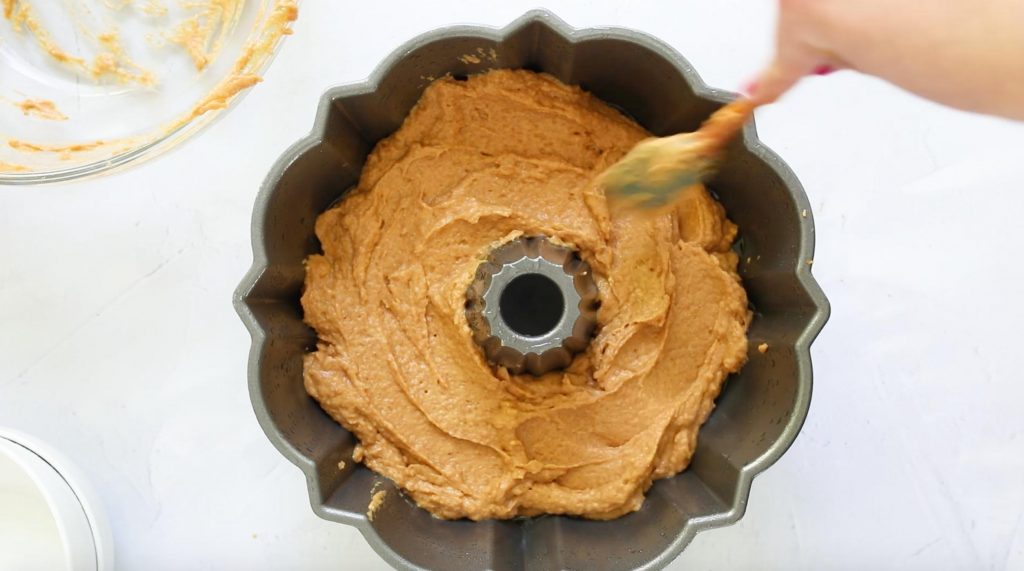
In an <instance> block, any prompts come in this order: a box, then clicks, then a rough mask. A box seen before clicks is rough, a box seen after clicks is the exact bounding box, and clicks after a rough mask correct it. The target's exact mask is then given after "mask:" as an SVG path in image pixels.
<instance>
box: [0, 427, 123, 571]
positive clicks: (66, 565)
mask: <svg viewBox="0 0 1024 571" xmlns="http://www.w3.org/2000/svg"><path fill="white" fill-rule="evenodd" d="M111 539H112V538H111V533H110V527H109V525H108V524H107V520H106V517H105V516H104V515H103V511H102V510H101V509H100V504H99V502H98V500H97V499H96V496H95V494H94V493H93V492H92V490H91V489H90V488H89V486H88V484H87V483H86V482H85V480H84V479H83V478H82V475H81V472H80V471H79V470H78V469H77V468H76V467H75V466H74V465H73V464H71V462H70V461H69V460H67V458H65V457H64V456H63V455H62V454H60V453H58V452H56V451H55V450H54V449H53V448H52V447H50V446H47V445H45V444H44V443H42V442H40V441H39V440H37V439H35V438H32V437H30V436H28V435H25V434H21V433H18V432H15V431H12V430H7V429H3V428H0V569H19V570H25V571H32V570H36V569H38V570H46V571H49V570H65V569H66V570H69V571H79V570H83V571H110V570H112V569H113V568H114V551H113V543H112V541H111Z"/></svg>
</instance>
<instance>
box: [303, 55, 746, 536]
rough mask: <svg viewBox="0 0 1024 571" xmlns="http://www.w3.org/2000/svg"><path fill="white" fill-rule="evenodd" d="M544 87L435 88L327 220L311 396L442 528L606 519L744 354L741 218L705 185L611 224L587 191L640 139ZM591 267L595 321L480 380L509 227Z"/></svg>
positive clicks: (655, 468)
mask: <svg viewBox="0 0 1024 571" xmlns="http://www.w3.org/2000/svg"><path fill="white" fill-rule="evenodd" d="M648 136H649V134H648V133H646V132H645V131H644V130H643V129H642V128H641V127H640V126H638V125H637V124H635V123H634V122H632V121H631V120H629V119H628V118H626V117H624V116H623V115H622V114H620V113H619V112H617V111H615V110H613V109H612V108H610V107H609V106H607V105H606V104H604V103H602V102H601V101H599V100H598V99H597V98H595V97H593V96H591V95H589V94H587V93H585V92H584V91H582V90H580V89H578V88H576V87H570V86H566V85H564V84H562V83H560V82H559V81H557V80H555V79H554V78H552V77H549V76H546V75H538V74H535V73H531V72H527V71H493V72H490V73H487V74H484V75H480V76H474V77H471V78H469V79H468V80H466V81H457V80H454V79H450V78H445V79H441V80H438V81H436V82H435V83H433V84H432V85H431V86H430V87H429V88H428V89H427V90H426V91H425V92H424V94H423V97H422V99H421V100H420V102H419V103H418V104H417V105H416V106H415V108H414V109H413V110H412V112H411V113H410V115H409V116H408V118H407V119H406V121H405V123H404V124H403V125H402V127H401V129H399V130H398V131H397V132H396V133H395V134H394V135H392V136H391V137H389V138H388V139H386V140H384V141H382V142H381V143H380V144H379V145H378V146H377V148H376V149H375V150H374V151H373V153H372V154H371V156H370V157H369V159H368V161H367V163H366V167H365V169H364V171H363V174H362V178H361V180H360V182H359V185H358V187H357V188H356V189H354V190H353V191H352V192H351V194H349V195H348V196H347V197H346V198H345V199H344V200H342V201H341V202H340V204H339V205H338V206H336V207H334V208H332V209H330V210H328V211H327V212H325V213H324V214H322V215H321V216H320V218H319V219H318V220H317V223H316V233H317V236H318V237H319V238H320V241H321V243H322V245H323V254H322V255H315V256H311V257H310V258H309V259H308V261H307V262H308V263H307V267H306V289H305V292H304V294H303V296H302V305H303V308H304V311H305V319H306V321H307V322H308V323H309V324H310V325H311V326H313V327H314V328H315V329H316V331H317V334H318V336H319V343H318V346H317V350H316V351H315V352H313V353H310V354H309V355H307V356H306V360H305V385H306V390H307V391H308V392H309V394H310V395H312V396H313V397H314V398H316V399H317V400H318V401H319V402H320V404H321V405H322V406H323V408H324V410H326V411H327V412H328V413H329V414H330V415H331V416H332V417H333V418H335V419H336V420H337V421H338V422H340V423H341V424H342V425H344V426H345V427H346V428H348V429H349V430H350V431H352V432H353V433H355V435H356V436H357V437H358V438H359V441H360V446H359V448H357V450H356V455H355V456H356V460H357V461H362V462H363V463H364V464H366V465H367V466H369V467H370V468H372V469H373V470H376V471H377V472H379V473H381V474H383V475H385V476H387V477H388V478H391V479H392V480H394V481H395V482H396V483H397V484H398V485H399V486H400V487H401V488H402V489H404V490H405V491H406V493H408V494H409V496H411V497H412V498H413V499H414V500H415V501H416V502H417V503H418V504H419V505H420V506H422V507H424V508H426V509H428V510H430V511H431V512H432V513H434V514H435V515H437V516H440V517H443V518H462V517H467V518H470V519H484V518H509V517H514V516H518V515H535V514H543V513H552V514H575V515H579V516H583V517H588V518H594V519H609V518H614V517H617V516H620V515H622V514H625V513H628V512H631V511H634V510H636V509H639V507H640V505H641V504H642V502H643V497H644V493H645V492H646V490H647V489H648V488H649V487H650V485H651V482H652V481H654V480H656V479H658V478H664V477H667V476H671V475H673V474H675V473H677V472H679V471H680V470H682V469H684V468H685V467H686V466H687V464H688V463H689V461H690V458H691V456H692V455H693V452H694V449H695V446H696V440H697V430H698V428H699V427H700V425H701V424H702V423H703V422H704V420H705V419H706V418H707V417H708V414H709V413H710V412H711V409H712V408H713V406H714V399H715V397H716V396H717V395H718V392H719V389H720V388H721V386H722V383H723V381H724V380H725V378H726V376H727V375H728V374H729V373H731V372H734V371H737V370H738V369H739V368H740V367H741V366H742V365H743V363H744V361H745V359H746V355H747V339H746V329H747V325H748V323H749V320H750V313H749V311H748V309H747V298H746V294H745V292H744V290H743V288H742V286H741V285H740V281H739V278H738V276H737V274H736V263H737V259H736V256H735V254H734V253H732V252H731V251H730V246H731V244H732V242H733V240H734V238H735V236H736V226H735V225H734V224H733V223H732V222H730V221H729V220H728V219H726V217H725V213H724V209H723V208H722V206H721V205H720V204H719V203H718V202H716V201H715V200H714V199H713V198H712V197H711V195H710V194H708V192H707V191H706V190H705V189H704V188H703V187H701V186H695V187H693V188H691V189H689V190H688V191H687V192H686V194H685V199H684V200H683V201H682V202H681V204H680V205H679V206H678V207H677V208H676V209H674V210H673V211H671V212H669V213H666V214H663V215H660V216H658V217H656V218H634V217H629V216H622V215H615V216H613V215H611V214H610V212H609V209H608V205H607V203H606V201H605V197H604V193H603V191H602V190H601V189H600V188H599V187H598V186H597V184H596V183H595V182H594V179H595V177H596V175H598V174H599V173H600V172H601V171H602V170H603V169H604V168H605V167H607V166H608V165H610V164H612V163H614V162H615V161H616V160H618V159H619V158H621V157H622V156H623V155H624V154H625V153H626V152H627V151H628V150H629V149H630V148H631V147H632V146H633V145H634V144H635V143H636V142H638V141H640V140H641V139H643V138H645V137H648ZM523 234H528V235H536V234H543V235H546V236H549V237H552V238H553V239H555V240H557V241H560V242H561V243H565V244H568V245H571V246H572V247H574V248H576V249H577V250H578V251H579V253H580V255H581V256H582V257H583V259H585V260H586V261H587V262H589V263H590V265H591V266H592V267H593V269H594V271H595V274H596V278H597V281H598V286H599V289H600V292H601V294H600V297H601V301H602V305H601V308H600V311H599V314H598V320H599V329H598V332H597V334H596V335H595V337H594V339H593V341H592V342H591V344H590V346H589V348H588V349H587V350H586V352H585V353H582V354H580V355H579V356H577V358H576V360H575V361H574V362H573V364H572V365H571V367H570V368H569V369H567V370H565V371H559V372H557V373H549V374H547V375H545V376H543V377H541V378H534V377H531V376H528V375H527V376H510V375H508V374H507V372H505V371H503V370H500V369H499V370H494V369H492V367H491V366H490V365H489V364H488V363H487V361H486V360H485V359H484V357H483V355H482V352H481V350H480V349H479V348H478V347H477V346H476V345H475V344H474V342H473V339H472V335H471V333H470V329H469V325H468V324H467V321H466V317H465V314H464V304H465V300H466V298H465V294H466V288H467V286H468V285H469V284H470V282H471V280H472V279H473V275H474V272H475V270H476V268H477V265H478V264H479V263H480V262H481V260H482V259H484V258H485V257H486V256H487V254H488V252H489V251H490V250H491V249H492V248H493V247H495V246H496V245H500V244H502V243H504V242H505V241H507V240H509V239H512V238H514V237H517V236H519V235H523Z"/></svg>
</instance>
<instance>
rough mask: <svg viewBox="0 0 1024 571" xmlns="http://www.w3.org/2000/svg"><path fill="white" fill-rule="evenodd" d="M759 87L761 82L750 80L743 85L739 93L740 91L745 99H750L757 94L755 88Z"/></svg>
mask: <svg viewBox="0 0 1024 571" xmlns="http://www.w3.org/2000/svg"><path fill="white" fill-rule="evenodd" d="M760 85H761V82H759V81H758V80H756V79H752V80H750V81H748V82H747V83H745V84H744V85H743V87H741V88H740V91H742V92H743V94H744V95H746V96H747V97H750V96H751V95H753V94H754V93H756V92H757V88H758V87H760Z"/></svg>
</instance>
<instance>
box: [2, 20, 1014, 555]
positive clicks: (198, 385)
mask: <svg viewBox="0 0 1024 571" xmlns="http://www.w3.org/2000/svg"><path fill="white" fill-rule="evenodd" d="M534 6H535V4H534V3H533V2H515V1H513V2H502V3H492V2H477V3H473V5H467V3H462V2H450V1H449V2H442V1H425V2H416V3H406V2H344V3H342V2H330V1H329V0H305V2H304V5H303V6H302V11H301V15H300V18H299V21H298V22H297V23H296V25H295V35H294V36H292V37H291V38H289V39H288V40H287V41H286V43H285V45H284V47H283V50H282V52H281V53H280V55H279V56H278V57H277V59H276V60H275V62H274V64H273V66H272V67H271V69H270V71H269V73H268V74H267V76H266V81H265V82H264V83H263V84H261V85H259V86H257V87H256V88H255V89H254V90H253V92H252V93H251V94H249V95H248V96H247V97H246V98H245V99H244V100H243V101H242V103H241V105H240V106H239V107H238V108H237V109H235V110H234V111H232V112H231V113H230V114H228V115H227V116H226V117H224V118H223V119H222V120H221V121H219V122H218V123H216V124H215V125H213V126H212V127H211V128H210V129H208V130H207V131H205V132H203V133H202V134H200V135H199V136H198V137H197V138H195V139H193V140H191V141H190V142H188V143H186V144H185V145H184V146H183V147H181V148H179V149H177V150H175V151H174V152H172V153H170V154H169V155H167V156H164V157H160V158H158V159H156V160H153V161H150V162H148V163H146V164H143V165H141V166H139V167H136V168H133V169H129V170H127V171H125V172H121V173H117V174H114V175H112V176H107V177H102V178H98V179H95V180H90V181H86V182H81V183H70V184H60V185H54V186H46V187H31V188H0V324H2V325H0V425H5V426H8V427H11V428H14V429H17V430H20V431H23V432H27V433H30V434H34V435H36V436H38V437H40V438H42V439H44V440H46V441H48V442H50V443H51V444H53V445H54V446H56V447H58V448H60V449H61V450H63V451H64V452H65V453H66V454H67V455H68V456H70V457H71V458H72V459H73V460H74V461H75V462H77V463H78V464H79V465H81V466H82V468H83V469H84V470H85V471H86V473H87V474H88V476H89V477H90V478H91V479H92V482H93V484H94V485H95V487H96V488H98V490H99V492H100V495H101V497H102V499H103V500H104V502H105V504H106V508H107V510H108V513H109V517H110V520H111V525H112V526H113V530H114V536H115V543H116V549H117V554H116V557H117V562H118V568H120V569H200V568H211V569H384V568H385V565H384V563H383V562H382V561H381V560H380V559H379V558H378V557H377V556H376V554H374V553H373V551H372V550H371V549H370V548H369V547H368V546H367V544H366V543H365V542H364V541H363V539H362V538H361V536H360V535H359V534H358V533H357V532H356V531H354V530H353V529H351V528H348V527H346V526H344V525H340V524H335V523H330V522H327V521H323V520H320V519H318V518H317V517H316V516H315V515H313V512H312V511H311V510H310V507H309V501H308V498H307V496H306V487H305V483H304V479H303V477H302V474H301V473H300V472H299V470H298V469H297V468H295V467H294V466H292V465H291V464H289V463H288V462H287V461H286V460H285V459H284V458H283V457H282V456H281V455H280V454H278V452H277V451H276V450H274V449H273V447H272V446H271V445H270V443H269V442H268V441H267V439H266V438H265V437H264V435H263V433H262V431H261V430H260V428H259V426H258V425H257V423H256V419H255V417H254V415H253V412H252V409H251V407H250V405H249V397H248V394H247V391H246V371H245V366H246V355H247V351H248V347H249V337H248V334H247V333H246V331H245V329H244V327H243V326H242V324H241V322H240V321H239V320H238V318H237V317H236V315H235V313H234V310H233V309H232V307H231V293H232V290H233V289H234V288H235V286H236V284H237V283H238V281H239V280H240V279H241V277H242V275H243V274H244V273H245V270H246V269H247V268H248V266H249V264H250V261H251V252H250V248H249V216H250V212H251V209H252V204H253V199H254V196H255V194H256V191H257V188H258V187H259V184H260V182H261V181H262V179H263V177H264V175H265V174H266V172H267V170H268V168H269V166H270V165H271V163H272V162H273V161H274V160H275V159H276V158H277V156H278V155H279V154H281V152H283V151H284V149H285V148H286V147H287V146H288V145H289V144H290V143H292V142H293V141H294V140H296V139H298V138H299V137H301V136H302V135H303V134H304V133H306V132H307V131H308V130H309V129H310V127H311V125H312V121H313V113H314V109H315V106H316V103H317V99H318V98H319V96H320V94H321V93H322V91H323V90H324V89H325V88H326V87H328V86H331V85H335V84H340V83H346V82H352V81H356V80H359V79H362V78H363V77H365V76H366V75H367V74H368V73H369V72H370V70H371V69H372V68H373V67H374V66H375V65H376V64H377V62H379V61H380V60H381V59H382V58H383V57H384V56H385V55H387V54H388V53H389V52H390V50H391V49H393V48H394V47H396V46H398V45H399V44H400V43H401V42H403V41H404V40H406V39H408V38H411V37H413V36H415V35H417V34H418V33H420V32H423V31H426V30H428V29H431V28H435V27H439V26H442V25H445V24H450V23H456V22H459V23H484V24H490V25H504V24H506V23H508V22H510V21H511V20H513V19H515V18H516V17H517V16H519V15H521V14H522V13H523V12H524V11H526V10H527V9H529V8H532V7H534ZM547 7H548V8H550V9H552V10H553V11H554V12H555V13H556V14H558V15H559V16H561V17H562V18H564V19H565V20H567V21H568V22H569V23H570V24H572V25H574V26H578V27H586V26H591V25H605V24H618V25H623V26H627V27H632V28H637V29H640V30H644V31H647V32H650V33H653V34H654V35H656V36H659V37H661V38H662V39H664V40H666V41H667V42H669V43H670V44H672V45H673V46H675V47H676V48H677V49H678V50H679V51H680V52H682V53H683V55H684V56H686V57H687V58H688V59H689V60H690V61H691V63H693V65H694V66H695V67H696V68H697V69H698V71H700V73H701V74H702V75H703V77H704V79H705V80H706V81H707V82H708V83H709V84H710V85H713V86H719V87H723V88H727V89H735V88H736V87H737V86H739V85H740V84H742V82H743V81H744V80H745V79H748V77H749V76H750V75H752V74H753V73H754V72H755V71H756V69H757V67H758V65H759V64H761V63H763V62H764V61H765V59H766V58H767V57H768V55H769V47H770V45H771V37H772V30H771V25H772V24H771V23H772V19H773V8H772V3H771V2H766V1H765V0H745V1H743V0H731V1H727V2H725V1H716V2H704V3H693V2H673V3H668V2H663V3H660V6H659V5H657V3H653V2H651V3H635V2H630V3H626V2H619V1H617V0H602V1H594V0H590V1H587V2H582V1H579V2H572V1H559V2H548V3H547ZM730 19H735V21H728V20H730ZM757 123H758V130H759V132H760V134H761V137H762V139H763V140H764V141H765V142H766V143H767V144H768V145H769V146H771V147H772V148H773V149H774V150H775V151H777V152H778V153H779V154H780V155H781V156H782V157H783V158H784V159H785V160H786V161H787V162H788V163H789V165H790V166H791V167H792V168H793V170H794V171H795V172H796V174H797V176H798V177H799V178H800V179H801V181H802V182H803V184H804V186H805V187H806V190H807V193H808V195H809V196H810V199H811V203H812V205H813V207H814V215H815V219H816V224H817V235H818V246H817V253H816V256H815V263H814V273H815V275H816V276H817V278H818V280H819V281H820V283H821V285H822V287H823V288H824V290H825V293H826V294H827V295H828V297H829V299H830V300H831V302H832V308H833V313H832V319H831V321H830V322H829V324H828V325H827V326H826V327H825V329H824V331H823V333H822V334H821V336H820V338H819V339H818V341H817V342H816V343H815V345H814V348H813V351H812V353H813V357H814V371H815V388H814V397H813V401H812V404H811V410H810V415H809V417H808V419H807V423H806V425H805V426H804V429H803V432H802V433H801V435H800V437H799V438H798V439H797V441H796V443H795V444H794V446H793V447H792V448H791V449H790V451H789V452H788V453H787V454H786V455H785V456H784V457H783V458H782V459H781V460H780V461H779V462H778V463H777V464H776V465H775V466H774V467H772V468H771V469H769V470H768V471H767V472H766V473H765V474H764V475H762V476H760V477H758V478H757V479H756V480H755V481H754V485H753V490H752V492H751V496H750V502H749V505H748V509H747V514H746V516H745V517H744V518H743V520H742V521H741V522H740V523H738V524H737V525H734V526H732V527H728V528H724V529H719V530H714V531H710V532H707V533H703V534H700V535H699V536H698V537H697V538H696V540H694V542H693V543H692V544H691V545H690V547H689V548H687V550H686V551H685V552H684V553H683V555H682V556H681V557H680V558H679V559H678V560H677V561H676V562H675V563H673V565H672V566H671V567H670V568H671V569H684V568H685V569H716V570H717V569H780V570H783V569H785V570H790V569H808V570H818V569H833V568H835V569H866V568H872V569H922V570H936V569H1024V476H1022V475H1024V414H1022V413H1021V410H1022V407H1024V374H1022V373H1021V368H1020V355H1021V354H1022V352H1024V349H1022V341H1024V335H1022V334H1021V330H1022V325H1021V324H1022V322H1024V305H1022V303H1021V302H1020V300H1019V299H1018V295H1019V293H1020V292H1021V291H1022V289H1024V286H1022V283H1024V264H1022V262H1021V253H1020V250H1017V247H1016V246H1017V243H1018V242H1019V240H1020V236H1019V235H1018V232H1019V231H1020V230H1022V229H1024V224H1022V222H1021V220H1022V218H1024V124H1015V123H1011V122H1008V121H1002V120H998V119H992V118H986V117H981V116H975V115H970V114H965V113H960V112H956V111H951V110H948V109H944V108H941V107H938V106H936V105H933V104H930V103H927V102H924V101H921V100H919V99H917V98H915V97H912V96H910V95H907V94H905V93H902V92H900V91H899V90H897V89H895V88H893V87H890V86H888V85H886V84H884V83H882V82H879V81H877V80H873V79H868V78H864V77H860V76H857V75H855V74H852V73H843V74H839V75H836V76H832V77H829V78H825V79H813V80H809V81H807V82H805V84H803V85H801V86H800V87H799V88H798V89H797V90H796V91H795V92H793V93H792V94H791V95H789V96H788V97H786V98H785V100H784V101H783V102H782V103H780V104H778V105H774V106H772V107H769V108H765V109H762V110H760V111H758V113H757Z"/></svg>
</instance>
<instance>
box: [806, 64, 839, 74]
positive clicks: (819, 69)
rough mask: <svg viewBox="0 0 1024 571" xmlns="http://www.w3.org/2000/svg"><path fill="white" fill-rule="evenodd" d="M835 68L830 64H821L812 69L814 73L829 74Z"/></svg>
mask: <svg viewBox="0 0 1024 571" xmlns="http://www.w3.org/2000/svg"><path fill="white" fill-rule="evenodd" d="M835 70H836V68H834V67H832V66H830V65H819V66H818V67H816V68H814V70H812V71H811V73H813V74H814V75H828V74H830V73H832V72H833V71H835Z"/></svg>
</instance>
